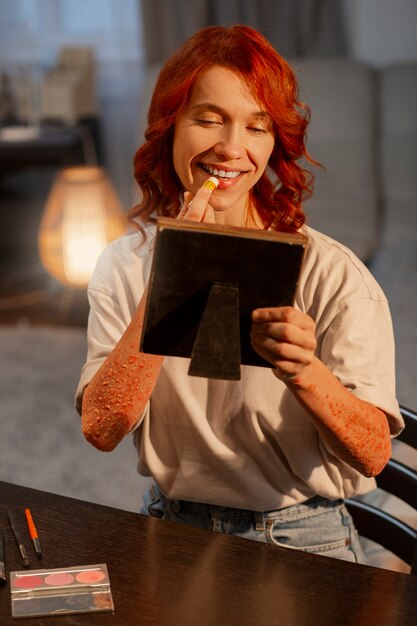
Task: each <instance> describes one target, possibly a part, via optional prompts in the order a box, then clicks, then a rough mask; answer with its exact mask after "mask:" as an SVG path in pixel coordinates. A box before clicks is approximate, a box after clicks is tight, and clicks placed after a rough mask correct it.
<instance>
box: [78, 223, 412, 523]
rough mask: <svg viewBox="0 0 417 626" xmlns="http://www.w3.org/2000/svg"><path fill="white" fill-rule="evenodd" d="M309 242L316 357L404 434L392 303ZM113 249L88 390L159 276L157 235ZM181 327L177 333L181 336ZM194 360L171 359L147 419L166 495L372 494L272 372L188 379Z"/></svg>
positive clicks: (354, 265)
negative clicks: (154, 272) (152, 278)
mask: <svg viewBox="0 0 417 626" xmlns="http://www.w3.org/2000/svg"><path fill="white" fill-rule="evenodd" d="M302 232H303V233H304V234H306V235H307V236H308V239H309V242H308V246H307V251H306V255H305V258H304V262H303V267H302V271H301V276H300V281H299V285H298V288H297V294H296V299H295V306H296V307H297V308H298V309H300V310H301V311H304V312H305V313H307V314H309V315H310V316H311V317H312V318H313V319H314V320H315V322H316V325H317V342H318V343H317V350H316V355H317V357H318V358H319V359H321V360H322V361H323V362H324V363H325V364H326V365H327V366H328V367H329V369H330V370H331V371H332V372H333V373H334V374H335V376H337V378H338V379H339V380H340V381H341V382H342V383H343V385H344V386H345V387H346V388H348V389H349V390H350V391H351V392H352V393H353V394H355V395H356V396H358V397H359V398H361V399H363V400H366V401H368V402H370V403H372V404H374V405H376V406H378V407H379V408H380V409H382V410H383V411H385V412H386V413H387V414H388V416H389V421H390V428H391V433H392V434H393V435H395V434H398V432H399V431H400V430H401V428H402V427H403V421H402V418H401V414H400V412H399V407H398V403H397V401H396V398H395V374H394V342H393V333H392V323H391V318H390V313H389V308H388V303H387V300H386V298H385V296H384V294H383V292H382V290H381V288H380V287H379V285H378V284H377V283H376V281H375V280H374V278H373V277H372V275H371V274H370V273H369V271H368V270H367V269H366V267H365V266H364V265H363V264H362V263H361V262H360V261H359V260H358V259H357V258H356V256H355V255H354V254H353V253H352V252H350V251H349V250H348V249H346V248H345V247H344V246H342V245H341V244H339V243H337V242H335V241H334V240H332V239H330V238H329V237H327V236H325V235H323V234H320V233H318V232H317V231H315V230H313V229H311V228H309V227H304V228H303V229H302ZM154 233H155V230H154V228H153V227H149V228H148V232H147V235H148V238H147V241H146V242H145V243H144V244H142V245H141V244H140V236H139V235H138V234H137V233H135V234H132V235H128V236H125V237H122V238H120V239H118V240H116V241H114V242H112V243H111V244H110V245H109V246H108V247H107V248H106V250H105V251H104V252H103V254H102V256H101V258H100V259H99V262H98V264H97V268H96V271H95V273H94V276H93V278H92V280H91V283H90V286H89V290H88V295H89V300H90V305H91V311H90V316H89V325H88V355H87V360H86V363H85V365H84V366H83V369H82V375H81V379H80V383H79V387H78V390H77V399H76V404H77V407H78V409H79V410H80V405H81V398H82V390H83V388H84V387H85V385H86V384H88V382H89V381H90V380H91V378H92V376H93V375H94V373H95V372H96V371H97V369H98V368H99V366H100V365H101V363H102V362H103V360H104V359H105V358H106V356H107V355H108V354H109V353H110V352H111V350H112V349H113V347H114V345H115V344H116V343H117V341H118V340H119V338H120V336H121V335H122V334H123V332H124V330H125V329H126V327H127V325H128V324H129V323H130V321H131V318H132V314H133V312H134V310H135V308H136V306H137V304H138V302H139V300H140V298H141V295H142V293H143V290H144V287H145V284H146V282H147V279H148V277H149V273H150V269H151V262H152V239H153V237H154ZM174 330H175V329H173V331H174ZM188 367H189V360H188V359H183V358H177V357H166V358H165V360H164V365H163V368H162V370H161V373H160V376H159V379H158V382H157V385H156V387H155V389H154V392H153V394H152V397H151V400H150V402H149V404H148V407H147V409H146V410H145V411H144V413H143V415H142V416H138V424H137V427H136V430H135V434H134V437H135V443H136V447H137V450H138V455H139V463H138V470H139V472H140V473H141V474H143V475H152V476H153V477H154V478H155V480H156V482H157V484H158V485H159V487H160V488H161V489H162V491H163V492H164V493H165V494H166V496H167V497H169V498H173V499H182V500H191V501H198V502H206V503H211V504H217V505H222V506H230V507H237V508H245V509H252V510H257V511H267V510H272V509H277V508H282V507H286V506H290V505H292V504H295V503H297V502H302V501H304V500H306V499H308V498H311V497H313V496H315V495H320V496H323V497H326V498H329V499H337V498H345V497H349V496H352V495H354V494H359V493H365V492H367V491H370V490H371V489H373V488H374V487H375V481H374V480H373V479H368V478H365V477H363V476H362V475H361V474H359V473H358V472H357V471H356V470H354V469H353V468H352V467H350V466H349V465H347V464H346V463H344V462H343V461H341V460H340V459H339V458H338V457H337V456H336V455H335V454H334V453H333V452H332V451H331V450H330V449H329V448H328V446H326V444H325V443H324V441H323V440H322V439H321V437H320V436H319V434H318V432H317V429H316V428H315V426H314V424H313V422H312V420H311V419H310V417H309V416H308V414H307V413H306V411H304V409H303V408H302V407H301V405H300V404H299V403H298V401H297V400H296V399H295V398H294V396H293V395H292V393H291V392H290V391H288V389H287V387H286V385H285V384H284V383H283V382H281V381H280V380H278V379H277V378H276V377H275V376H274V375H273V373H272V371H271V370H270V369H268V368H264V367H251V366H242V368H241V380H239V381H224V380H213V379H205V378H199V377H193V376H189V375H188V373H187V372H188Z"/></svg>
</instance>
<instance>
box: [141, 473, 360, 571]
mask: <svg viewBox="0 0 417 626" xmlns="http://www.w3.org/2000/svg"><path fill="white" fill-rule="evenodd" d="M140 512H141V513H142V514H144V515H150V516H152V517H159V518H161V519H164V520H170V521H173V522H177V523H179V524H186V525H188V526H194V527H196V528H204V529H206V530H212V531H215V532H219V533H224V534H227V535H236V536H237V537H244V538H246V539H253V540H254V541H261V542H264V543H271V544H274V545H279V546H284V547H286V548H292V549H295V550H303V551H305V552H312V553H314V554H321V555H324V556H330V557H333V558H335V559H344V560H345V561H353V562H356V563H365V557H364V554H363V552H362V548H361V545H360V543H359V538H358V533H357V531H356V529H355V527H354V524H353V521H352V518H351V516H350V515H349V513H348V511H347V509H346V507H345V505H344V503H343V500H335V501H331V500H326V499H325V498H321V497H320V496H316V497H314V498H311V499H310V500H307V501H306V502H303V503H301V504H295V505H293V506H289V507H286V508H284V509H277V510H276V511H266V512H263V513H261V512H257V511H249V510H245V509H233V508H229V507H224V506H216V505H212V504H200V503H196V502H188V501H185V500H169V499H168V498H166V497H165V496H164V494H163V493H162V492H161V490H160V489H159V488H158V487H157V486H156V485H152V486H151V487H150V489H149V490H148V491H147V492H146V494H145V496H144V499H143V506H142V508H141V511H140Z"/></svg>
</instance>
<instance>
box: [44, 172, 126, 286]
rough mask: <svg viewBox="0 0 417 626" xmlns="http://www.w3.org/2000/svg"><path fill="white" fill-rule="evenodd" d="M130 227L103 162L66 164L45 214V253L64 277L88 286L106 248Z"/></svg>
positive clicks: (48, 263)
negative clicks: (96, 163)
mask: <svg viewBox="0 0 417 626" xmlns="http://www.w3.org/2000/svg"><path fill="white" fill-rule="evenodd" d="M126 227H127V222H126V217H125V214H124V212H123V209H122V207H121V205H120V202H119V200H118V198H117V195H116V193H115V190H114V188H113V186H112V184H111V182H110V180H109V179H108V178H107V176H106V175H105V173H104V171H103V170H102V169H101V168H100V167H97V166H91V165H86V166H84V165H83V166H76V167H68V168H65V169H63V170H61V171H60V172H59V173H58V174H57V176H56V178H55V182H54V184H53V186H52V189H51V191H50V194H49V196H48V200H47V203H46V207H45V210H44V214H43V216H42V220H41V224H40V229H39V239H38V243H39V254H40V259H41V261H42V263H43V265H44V266H45V268H46V269H47V270H48V272H49V273H50V274H52V276H54V277H55V278H57V279H58V280H59V281H60V282H62V283H64V284H65V285H71V286H73V287H85V286H86V285H87V284H88V282H89V280H90V277H91V274H92V272H93V270H94V267H95V265H96V261H97V258H98V256H99V254H100V253H101V251H102V250H103V248H104V247H105V246H106V245H107V243H108V242H109V241H111V240H112V239H115V238H116V237H118V236H119V235H121V234H123V233H124V232H125V231H126Z"/></svg>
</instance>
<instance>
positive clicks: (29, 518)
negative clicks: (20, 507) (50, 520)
mask: <svg viewBox="0 0 417 626" xmlns="http://www.w3.org/2000/svg"><path fill="white" fill-rule="evenodd" d="M25 515H26V520H27V523H28V528H29V534H30V538H31V539H32V541H33V545H34V548H35V552H36V556H37V557H38V559H40V558H41V557H42V550H41V544H40V541H39V537H38V531H37V530H36V526H35V522H34V521H33V518H32V514H31V512H30V509H25Z"/></svg>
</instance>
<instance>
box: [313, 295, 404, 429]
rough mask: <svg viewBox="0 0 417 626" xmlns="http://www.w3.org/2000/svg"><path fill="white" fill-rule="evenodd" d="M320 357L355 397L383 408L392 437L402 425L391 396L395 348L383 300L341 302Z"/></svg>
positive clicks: (325, 338)
mask: <svg viewBox="0 0 417 626" xmlns="http://www.w3.org/2000/svg"><path fill="white" fill-rule="evenodd" d="M320 358H321V359H322V361H323V362H324V363H326V365H327V366H328V367H329V369H330V370H331V371H332V372H333V374H334V375H335V376H336V377H337V378H338V379H339V380H340V381H341V383H342V384H343V385H344V386H345V387H346V388H348V389H350V390H351V392H352V393H354V394H355V395H356V396H357V397H359V398H361V399H362V400H365V401H367V402H369V403H371V404H373V405H374V406H377V407H378V408H380V409H381V410H382V411H384V412H385V413H386V415H387V417H388V421H389V425H390V431H391V435H392V436H396V435H398V434H399V433H400V432H401V430H402V429H403V428H404V421H403V418H402V416H401V413H400V409H399V405H398V401H397V399H396V395H395V348H394V336H393V329H392V322H391V316H390V312H389V307H388V303H387V301H386V300H384V299H372V298H358V299H354V300H351V301H349V302H348V303H345V304H344V306H343V307H341V309H340V310H339V312H338V313H337V315H336V316H335V317H334V318H333V320H332V322H331V324H330V325H329V327H328V328H327V331H326V333H325V334H324V338H323V339H322V343H321V354H320Z"/></svg>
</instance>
